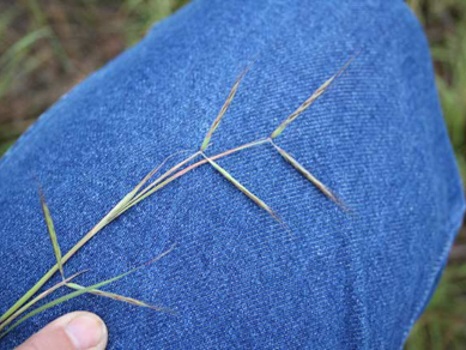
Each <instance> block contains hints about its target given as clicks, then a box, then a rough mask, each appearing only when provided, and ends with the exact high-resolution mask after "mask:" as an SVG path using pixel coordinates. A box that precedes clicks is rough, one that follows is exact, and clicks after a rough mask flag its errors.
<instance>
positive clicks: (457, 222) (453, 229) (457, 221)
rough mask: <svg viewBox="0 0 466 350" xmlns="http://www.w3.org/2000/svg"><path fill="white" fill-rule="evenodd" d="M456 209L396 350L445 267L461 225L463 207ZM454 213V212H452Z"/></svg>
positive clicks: (416, 318)
mask: <svg viewBox="0 0 466 350" xmlns="http://www.w3.org/2000/svg"><path fill="white" fill-rule="evenodd" d="M458 209H460V213H459V215H458V216H455V217H454V219H453V220H450V223H449V225H448V229H447V230H445V231H444V232H445V233H446V234H447V235H449V238H448V240H447V241H446V243H445V245H444V246H443V250H442V254H441V255H440V257H439V259H438V260H437V262H436V263H435V266H434V268H433V270H432V272H431V274H430V276H429V278H428V282H427V286H428V288H427V289H426V290H425V291H424V293H423V295H422V298H421V299H420V301H419V303H418V304H417V306H416V308H415V309H414V314H413V316H412V317H411V319H410V321H409V322H408V324H407V325H406V326H405V327H404V329H405V330H404V331H403V335H402V338H401V344H400V345H399V346H398V347H397V348H398V349H403V346H404V344H405V342H406V340H407V338H408V336H409V334H410V332H411V329H412V327H413V326H414V323H415V322H416V321H417V320H418V318H419V316H420V314H421V311H422V309H423V308H424V307H425V306H426V304H427V301H428V300H427V299H428V298H429V296H430V295H431V292H432V290H433V289H434V288H435V286H434V284H435V280H436V279H437V276H438V274H439V273H440V272H441V269H442V268H443V266H445V263H446V261H447V260H448V256H449V255H450V250H451V247H452V246H453V243H454V241H455V239H456V236H457V233H458V231H459V229H460V227H461V225H462V221H463V216H464V211H465V205H464V204H462V205H461V206H460V207H459V208H458ZM454 211H456V210H454ZM452 233H453V234H452Z"/></svg>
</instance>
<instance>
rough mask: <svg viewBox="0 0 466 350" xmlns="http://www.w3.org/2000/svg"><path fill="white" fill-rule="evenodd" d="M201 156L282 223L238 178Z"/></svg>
mask: <svg viewBox="0 0 466 350" xmlns="http://www.w3.org/2000/svg"><path fill="white" fill-rule="evenodd" d="M202 156H203V157H204V158H205V159H206V160H207V161H208V162H209V163H210V164H211V165H212V166H213V167H214V168H215V169H216V170H217V171H218V172H219V173H220V174H222V175H223V176H224V177H225V178H226V179H227V180H228V181H230V182H231V183H232V184H233V185H234V186H235V187H236V188H237V189H239V190H240V191H241V192H243V193H244V194H245V195H246V196H247V197H248V198H249V199H251V200H252V201H253V202H254V203H255V204H256V205H258V206H259V207H260V208H262V209H263V210H265V211H266V212H267V213H269V214H270V215H271V216H272V217H273V218H274V219H275V220H277V221H278V222H279V223H280V224H283V222H282V220H281V219H280V217H279V216H278V215H277V213H275V212H274V211H273V210H272V208H270V207H269V206H268V205H267V204H265V202H264V201H263V200H262V199H260V198H259V197H257V196H256V195H255V194H254V193H252V192H251V191H249V190H248V189H247V188H246V187H244V186H243V185H242V184H241V183H240V182H239V181H238V180H236V179H235V178H234V177H233V176H232V175H231V174H230V173H229V172H228V171H226V170H225V169H223V168H222V167H221V166H220V165H219V164H218V163H217V162H215V161H214V160H212V159H211V158H209V157H207V156H206V155H205V154H202Z"/></svg>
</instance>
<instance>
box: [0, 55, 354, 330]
mask: <svg viewBox="0 0 466 350" xmlns="http://www.w3.org/2000/svg"><path fill="white" fill-rule="evenodd" d="M354 58H355V57H353V58H352V59H350V60H349V61H348V62H347V63H346V64H345V65H344V66H343V67H342V68H341V69H340V70H339V71H338V72H337V73H336V74H335V75H333V76H332V77H331V78H329V79H328V80H327V81H325V82H324V84H322V85H321V86H320V87H319V88H318V89H317V90H316V91H315V92H314V93H313V94H312V95H311V96H310V97H309V98H308V99H307V100H306V101H305V102H304V103H302V104H301V105H300V107H298V109H297V110H295V112H293V113H292V114H291V115H289V116H288V117H287V118H286V119H285V120H284V121H283V122H282V123H281V124H280V125H279V126H278V127H277V128H276V129H275V130H274V131H273V132H272V134H270V136H269V137H267V138H261V139H258V140H255V141H252V142H248V143H245V144H243V145H240V146H238V147H235V148H232V149H229V150H226V151H223V152H221V153H218V154H216V155H212V156H206V155H205V154H204V151H205V150H206V149H207V147H208V145H209V142H210V140H211V138H212V135H213V133H214V132H215V131H216V130H217V128H218V126H219V124H220V121H221V119H222V118H223V116H224V115H225V113H226V112H227V110H228V108H229V106H230V104H231V102H232V101H233V98H234V96H235V94H236V92H237V90H238V87H239V85H240V82H241V81H242V79H243V78H244V76H245V74H246V73H247V71H248V68H247V69H245V70H244V71H243V73H242V74H241V75H240V77H239V78H238V79H237V80H236V82H235V84H234V85H233V87H232V89H231V90H230V93H229V95H228V97H227V100H226V101H225V103H224V105H223V106H222V108H221V110H220V112H219V114H218V115H217V117H216V118H215V120H214V122H213V123H212V125H211V127H210V129H209V130H208V132H207V134H206V136H205V138H204V140H203V142H202V144H201V146H200V149H199V151H197V152H195V153H193V154H192V155H190V156H188V157H187V158H185V159H184V160H182V161H181V162H179V163H178V164H176V165H175V166H173V167H172V168H170V169H169V170H168V171H166V172H165V173H164V174H162V175H161V176H159V177H158V178H157V179H155V180H154V181H153V182H152V183H150V184H149V185H147V183H148V182H149V181H150V179H151V178H153V177H154V176H155V175H156V173H157V172H159V171H160V169H161V168H162V167H163V166H164V165H165V164H166V163H167V162H168V161H169V160H170V159H171V158H173V157H174V155H176V154H179V152H177V153H175V154H173V155H171V156H169V157H168V158H166V159H165V160H164V161H163V162H162V164H160V165H159V166H158V167H156V168H155V169H154V170H152V171H151V172H149V173H148V174H147V175H146V176H145V177H144V178H143V179H142V180H141V181H140V182H139V183H138V184H137V185H136V186H135V187H134V188H133V189H132V190H131V191H130V192H129V193H128V194H127V195H125V196H124V197H123V199H121V200H120V201H119V202H118V203H117V204H116V205H115V206H114V207H113V208H112V209H111V210H110V211H109V212H108V213H107V214H106V215H105V216H104V217H103V218H102V219H101V220H100V221H99V222H98V223H97V224H96V225H95V226H94V227H93V228H92V229H91V230H90V231H89V232H88V233H86V234H85V235H84V236H83V237H82V238H81V239H80V240H79V241H78V242H77V243H76V244H75V245H74V246H73V247H72V248H71V249H70V250H69V251H68V252H67V253H66V254H64V255H63V256H61V253H60V251H59V247H58V240H57V239H56V234H55V233H54V232H55V231H54V229H52V228H53V226H49V223H48V220H47V219H46V220H47V223H48V224H47V226H48V228H49V235H50V237H51V239H52V243H53V247H54V252H55V256H56V258H57V263H56V264H55V265H54V266H52V267H51V268H50V270H49V271H47V272H46V273H45V274H44V275H43V276H42V278H41V279H39V281H38V282H37V283H36V284H35V285H34V286H33V287H32V288H31V289H29V290H28V291H27V292H26V293H25V294H24V295H23V296H22V297H21V298H20V299H18V301H17V302H16V303H15V304H14V305H13V306H11V307H10V308H9V309H8V310H7V311H6V312H5V313H4V314H3V315H2V316H1V317H0V327H1V328H0V329H3V328H4V327H5V325H6V324H9V323H11V317H12V315H15V318H16V317H18V316H19V314H21V313H23V312H25V311H26V310H27V309H28V308H29V307H30V306H31V305H30V304H29V303H28V301H29V300H30V299H31V298H32V297H33V296H34V295H35V294H36V293H37V292H38V290H39V289H40V288H41V287H42V286H43V285H44V284H45V283H46V282H47V281H48V280H49V279H50V278H51V277H52V276H53V275H54V274H55V273H56V272H57V271H60V273H61V274H62V276H63V277H64V273H63V265H65V264H66V262H67V261H68V260H69V259H71V258H72V257H73V256H74V255H75V254H76V253H77V252H78V251H79V250H80V249H81V248H82V247H83V246H84V245H86V244H87V243H88V242H89V241H90V240H91V239H92V238H93V237H94V236H95V235H96V234H97V233H99V232H101V231H102V229H103V228H105V227H106V226H107V225H108V224H110V223H111V222H112V221H113V220H115V219H116V218H118V217H119V216H120V215H122V214H123V213H125V212H126V211H127V210H129V209H130V208H132V207H133V206H135V205H137V204H138V203H140V202H141V201H143V200H144V199H146V198H148V197H149V196H151V195H152V194H154V193H156V192H158V191H159V190H161V189H162V188H164V187H165V186H167V185H168V184H170V183H171V182H173V181H175V180H176V179H178V178H180V177H181V176H183V175H185V174H187V173H188V172H190V171H192V170H194V169H196V168H198V167H199V166H202V165H204V164H209V165H211V166H212V167H213V168H214V169H216V170H217V171H218V172H219V173H220V174H222V175H223V176H224V177H225V178H226V179H227V180H228V181H229V182H231V183H232V184H233V185H234V186H235V187H236V188H237V189H238V190H240V191H241V192H242V193H244V194H245V195H246V196H247V197H249V198H250V199H251V200H252V201H253V202H254V203H255V204H256V205H257V206H258V207H260V208H261V209H263V210H264V211H266V212H267V213H268V214H269V215H270V216H271V217H272V218H274V219H275V220H277V221H278V222H280V223H282V221H281V220H280V218H279V216H278V215H277V214H276V213H275V211H273V210H272V208H270V207H269V206H268V205H267V204H266V203H265V202H264V201H263V200H262V199H260V198H259V197H257V196H256V195H254V194H253V192H251V191H250V190H249V189H247V188H246V187H245V186H243V185H242V184H241V183H239V182H238V181H237V180H236V179H235V178H234V177H233V176H231V174H229V173H228V172H227V171H226V170H225V169H223V168H222V167H220V165H218V163H217V162H216V160H218V159H220V158H223V157H227V156H229V155H232V154H234V153H237V152H240V151H243V150H246V149H249V148H252V147H257V146H260V145H264V144H267V143H270V144H271V145H273V147H274V148H275V149H276V150H277V151H278V153H279V154H280V155H281V156H282V157H283V158H284V159H285V160H287V161H288V163H290V164H291V165H292V166H293V168H294V169H295V170H297V171H298V172H299V173H300V174H302V175H303V176H304V177H305V178H306V179H307V180H308V181H309V182H310V183H311V184H312V185H314V186H315V187H316V188H317V189H319V190H320V191H321V192H322V193H323V194H324V195H325V196H326V197H328V198H329V199H331V200H332V201H334V202H335V203H337V204H338V205H339V206H342V202H341V201H340V200H339V199H338V198H337V197H336V196H335V195H334V194H333V193H332V192H331V191H330V190H329V189H328V188H327V187H326V186H325V185H324V184H323V183H322V182H321V181H319V180H318V179H317V178H316V177H315V176H313V175H312V174H311V172H309V171H308V170H306V169H305V168H304V167H303V166H302V165H301V164H300V163H299V162H298V161H297V160H295V159H294V158H293V157H291V156H290V155H289V154H288V153H287V152H286V151H285V150H283V149H282V148H280V147H279V146H278V145H276V144H275V143H274V141H273V139H275V138H276V137H278V136H279V135H280V134H281V133H282V132H283V131H284V130H285V129H286V127H287V126H288V125H290V124H291V123H292V122H293V121H294V120H296V119H297V117H298V116H299V115H301V114H302V113H303V112H304V111H305V110H307V109H308V108H309V107H310V106H311V105H312V104H313V103H314V102H315V101H316V100H317V99H318V98H319V97H320V96H322V95H323V93H324V92H325V91H326V90H327V89H328V87H329V86H330V85H331V84H332V83H333V82H334V81H335V80H336V79H337V78H338V77H339V76H341V75H342V74H343V73H344V72H345V71H346V69H347V68H348V66H349V65H350V64H351V62H352V61H353V60H354ZM198 157H202V158H203V159H201V160H198V161H196V162H195V163H192V164H190V165H188V164H189V163H191V162H192V161H194V160H196V158H198ZM144 186H146V187H144ZM44 203H45V201H44ZM43 208H47V209H44V214H45V211H46V210H48V207H46V205H45V206H44V205H43ZM49 214H50V213H48V215H46V217H48V218H50V215H49ZM52 232H53V233H52ZM57 247H58V249H57ZM170 251H171V250H170ZM163 255H165V253H164V254H163ZM60 257H61V258H60ZM132 272H134V270H131V271H129V272H127V273H124V274H122V275H119V276H117V277H114V278H111V279H109V280H106V281H103V282H100V283H97V284H95V285H93V286H90V287H82V286H80V285H78V284H71V283H68V282H65V284H66V285H68V287H70V288H74V289H76V291H74V292H73V293H70V294H68V295H65V296H64V297H61V298H58V299H56V300H54V301H52V302H50V303H48V304H46V305H44V306H42V307H40V308H38V309H36V310H34V311H32V312H30V313H28V314H27V315H26V316H24V317H23V318H21V319H20V320H19V321H17V322H16V323H15V324H14V325H13V326H11V327H10V328H9V329H8V331H10V330H11V329H13V328H15V327H17V326H18V325H19V324H20V323H21V322H23V321H25V320H26V319H28V318H30V317H32V316H34V315H36V314H38V313H39V312H42V311H44V310H46V309H48V308H50V307H52V306H55V305H58V304H59V303H61V302H64V301H66V300H69V299H71V298H74V297H77V296H79V295H81V294H84V293H93V294H96V295H100V296H105V297H109V298H112V299H115V300H119V301H126V302H128V303H131V304H134V305H138V306H143V307H150V306H149V304H146V303H144V302H141V301H136V299H132V298H129V297H124V296H120V295H118V294H114V293H109V292H103V291H100V290H98V288H100V287H102V286H105V285H107V284H109V283H111V282H114V281H116V280H118V279H120V278H122V277H124V276H126V275H128V274H130V273H132ZM63 281H68V279H64V280H63ZM63 281H62V282H63ZM60 286H62V285H60ZM52 288H53V287H52ZM57 288H58V287H57ZM49 291H50V290H49ZM48 294H50V293H48ZM48 294H47V295H48ZM33 300H35V299H33ZM25 304H26V305H25ZM23 306H24V307H23ZM25 306H28V307H25ZM19 310H20V311H21V312H19Z"/></svg>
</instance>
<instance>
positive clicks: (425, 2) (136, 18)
mask: <svg viewBox="0 0 466 350" xmlns="http://www.w3.org/2000/svg"><path fill="white" fill-rule="evenodd" d="M186 2H188V0H0V155H1V154H2V153H4V152H5V151H6V150H7V149H8V147H9V146H10V145H11V144H12V143H13V142H14V141H15V139H16V138H17V137H18V136H19V135H20V134H21V133H22V132H23V131H24V130H25V129H26V128H27V127H28V126H29V125H30V124H31V123H32V122H33V121H34V119H35V118H37V116H39V115H40V114H41V113H42V112H43V111H44V110H45V109H46V108H47V107H48V106H50V105H51V104H52V103H53V102H54V101H55V100H57V99H58V98H59V97H60V96H61V95H62V94H63V93H65V92H66V91H68V90H69V89H70V88H71V87H72V86H74V85H75V84H76V83H78V82H79V81H80V80H82V79H83V78H84V77H86V76H87V75H88V74H89V73H90V72H92V71H94V70H96V69H97V68H99V67H100V66H102V65H103V64H104V63H106V62H107V61H108V60H110V59H111V58H112V57H114V56H115V55H117V54H118V53H119V52H121V51H122V50H124V49H125V48H126V47H128V46H131V45H133V44H134V43H136V42H137V41H138V40H139V39H140V38H141V37H142V36H143V35H144V33H145V32H146V31H147V30H148V28H149V27H150V26H151V25H152V23H154V22H156V21H158V20H160V19H162V18H163V17H165V16H167V15H169V14H170V13H172V12H173V11H175V10H176V9H178V8H179V7H181V6H182V5H184V4H185V3H186ZM408 3H409V5H410V6H411V8H412V9H413V10H414V11H415V12H416V14H417V16H418V18H419V19H420V21H421V22H422V24H423V25H424V28H425V30H426V32H427V36H428V38H429V41H430V44H431V48H432V54H433V57H434V63H435V69H436V72H437V84H438V88H439V91H440V96H441V99H442V105H443V110H444V114H445V119H446V122H447V125H448V130H449V132H450V136H451V140H452V143H453V146H454V148H455V152H456V156H457V159H458V164H459V166H460V168H461V171H462V175H463V178H464V179H465V180H466V134H465V133H466V0H408ZM406 348H407V349H466V229H463V230H462V232H461V233H460V235H459V237H458V239H457V242H456V244H455V246H454V248H453V250H452V252H451V255H450V261H449V264H448V266H447V269H446V272H445V274H444V277H443V279H442V281H441V283H440V285H439V288H438V290H437V292H436V294H435V296H434V298H433V300H432V302H431V303H430V305H429V307H428V309H427V311H426V312H425V313H424V315H423V316H422V317H421V319H420V320H419V321H418V323H417V324H416V326H415V328H414V329H413V331H412V333H411V337H410V339H409V341H408V343H407V345H406Z"/></svg>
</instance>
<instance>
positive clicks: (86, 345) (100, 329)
mask: <svg viewBox="0 0 466 350" xmlns="http://www.w3.org/2000/svg"><path fill="white" fill-rule="evenodd" d="M65 332H66V333H67V334H68V336H69V337H70V339H71V341H72V342H73V344H74V346H75V347H76V349H77V350H88V349H92V348H94V347H96V346H97V345H99V344H100V343H102V340H103V337H104V336H105V332H106V330H105V326H104V324H103V323H102V321H101V320H100V319H99V318H97V317H93V316H89V315H81V316H78V317H76V318H74V319H72V320H71V321H70V323H68V324H67V325H66V327H65Z"/></svg>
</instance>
